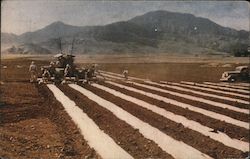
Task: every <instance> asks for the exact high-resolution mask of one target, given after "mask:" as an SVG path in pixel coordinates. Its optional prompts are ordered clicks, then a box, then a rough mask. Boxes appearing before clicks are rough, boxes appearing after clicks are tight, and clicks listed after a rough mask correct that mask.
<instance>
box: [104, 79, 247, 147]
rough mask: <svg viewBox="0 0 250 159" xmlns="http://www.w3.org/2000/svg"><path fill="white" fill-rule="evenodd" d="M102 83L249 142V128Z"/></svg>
mask: <svg viewBox="0 0 250 159" xmlns="http://www.w3.org/2000/svg"><path fill="white" fill-rule="evenodd" d="M101 84H102V85H104V86H106V87H109V88H111V89H114V90H117V91H119V92H122V93H124V94H127V95H130V96H133V97H135V98H138V99H140V100H143V101H145V102H148V103H150V104H153V105H156V106H159V107H160V108H163V109H165V110H167V111H170V112H173V113H175V114H178V115H182V116H184V117H186V118H188V119H190V120H194V121H197V122H199V123H201V124H202V125H205V126H208V127H210V128H213V129H215V130H219V131H221V132H224V133H226V134H227V135H228V136H230V137H232V138H236V139H243V140H244V141H248V142H249V132H248V130H246V129H244V128H241V127H237V126H235V125H232V124H229V123H226V122H223V121H220V120H216V119H214V118H211V117H208V116H204V115H203V114H200V113H197V112H193V111H190V110H188V109H184V108H181V107H177V106H175V105H172V104H169V103H165V102H163V101H160V100H157V99H154V98H151V97H148V96H145V95H142V94H139V93H136V92H133V91H129V90H126V89H124V88H120V87H117V86H114V85H111V84H108V83H101Z"/></svg>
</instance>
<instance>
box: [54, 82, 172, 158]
mask: <svg viewBox="0 0 250 159" xmlns="http://www.w3.org/2000/svg"><path fill="white" fill-rule="evenodd" d="M59 88H60V89H61V90H62V91H63V92H64V93H65V95H67V96H68V97H69V98H70V99H71V100H73V101H74V102H75V103H76V105H77V106H79V107H80V108H81V109H82V110H83V111H84V112H85V113H86V114H87V115H88V116H89V117H90V118H91V119H92V120H94V122H95V123H96V124H97V125H98V126H99V128H100V129H102V130H103V131H104V132H105V133H106V134H108V135H109V136H110V137H112V138H113V139H114V141H115V142H116V143H118V144H119V145H120V146H121V147H122V148H123V149H124V150H125V151H127V152H128V153H130V154H131V155H132V156H133V157H135V158H149V157H152V158H172V157H171V156H170V155H169V154H167V153H166V152H164V151H163V150H162V149H160V148H159V147H158V146H157V144H155V143H154V142H152V141H151V140H148V139H146V138H144V137H143V136H142V134H140V133H139V131H138V130H137V129H133V128H132V127H131V126H130V125H128V124H127V123H126V122H124V121H122V120H120V119H118V118H117V117H115V116H114V115H113V114H112V113H111V112H110V111H108V110H106V109H104V108H102V107H101V106H99V105H98V104H97V103H95V102H94V101H92V100H90V99H88V98H87V97H86V96H84V95H82V94H81V93H79V92H77V91H75V90H73V89H72V88H69V87H68V86H60V87H59Z"/></svg>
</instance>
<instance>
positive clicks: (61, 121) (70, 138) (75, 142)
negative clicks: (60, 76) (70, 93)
mask: <svg viewBox="0 0 250 159" xmlns="http://www.w3.org/2000/svg"><path fill="white" fill-rule="evenodd" d="M38 90H39V92H40V93H41V94H42V96H43V97H44V98H45V99H46V101H45V102H44V104H43V105H41V107H44V108H46V107H47V109H44V111H45V112H44V114H47V116H48V117H49V119H50V120H51V121H52V122H54V123H55V124H56V125H57V130H58V132H59V134H60V135H61V137H62V139H61V140H62V141H63V142H64V147H63V149H62V151H63V156H62V157H66V158H67V157H69V158H75V159H78V158H86V157H87V158H100V156H99V155H98V154H97V153H96V152H95V150H94V149H92V148H90V147H89V145H88V143H87V141H85V140H84V137H83V136H82V135H81V133H80V132H79V129H78V128H77V126H76V125H75V124H74V123H73V121H72V120H71V118H70V117H69V116H68V114H67V113H66V112H65V110H64V108H63V107H62V105H61V104H60V103H59V102H58V101H57V100H56V99H55V97H54V96H53V94H52V92H51V91H50V90H49V89H48V88H47V87H46V86H45V85H42V86H38Z"/></svg>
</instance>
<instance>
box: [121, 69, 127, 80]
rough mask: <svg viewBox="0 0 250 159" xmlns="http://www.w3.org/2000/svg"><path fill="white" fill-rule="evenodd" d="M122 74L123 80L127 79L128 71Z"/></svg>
mask: <svg viewBox="0 0 250 159" xmlns="http://www.w3.org/2000/svg"><path fill="white" fill-rule="evenodd" d="M122 74H123V76H124V78H125V80H127V79H128V70H124V71H123V73H122Z"/></svg>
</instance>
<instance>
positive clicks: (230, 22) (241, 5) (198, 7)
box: [1, 0, 250, 35]
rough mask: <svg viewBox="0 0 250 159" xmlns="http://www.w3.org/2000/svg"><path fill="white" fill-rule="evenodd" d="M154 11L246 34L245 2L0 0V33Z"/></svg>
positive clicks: (89, 22) (105, 21)
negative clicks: (206, 21)
mask: <svg viewBox="0 0 250 159" xmlns="http://www.w3.org/2000/svg"><path fill="white" fill-rule="evenodd" d="M156 10H167V11H173V12H181V13H191V14H194V15H195V16H198V17H205V18H209V19H210V20H212V21H214V22H216V23H217V24H220V25H222V26H226V27H230V28H234V29H237V30H242V29H244V30H247V31H249V21H250V20H249V16H250V15H249V14H250V5H249V3H248V2H246V1H105V0H102V1H80V0H79V1H76V0H68V1H63V0H22V1H21V0H3V1H1V32H7V33H14V34H17V35H20V34H22V33H25V32H29V31H35V30H38V29H41V28H43V27H45V26H47V25H49V24H51V23H53V22H55V21H62V22H64V23H66V24H70V25H75V26H86V25H88V26H91V25H105V24H110V23H113V22H117V21H126V20H129V19H131V18H133V17H135V16H138V15H143V14H145V13H147V12H149V11H156Z"/></svg>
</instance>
